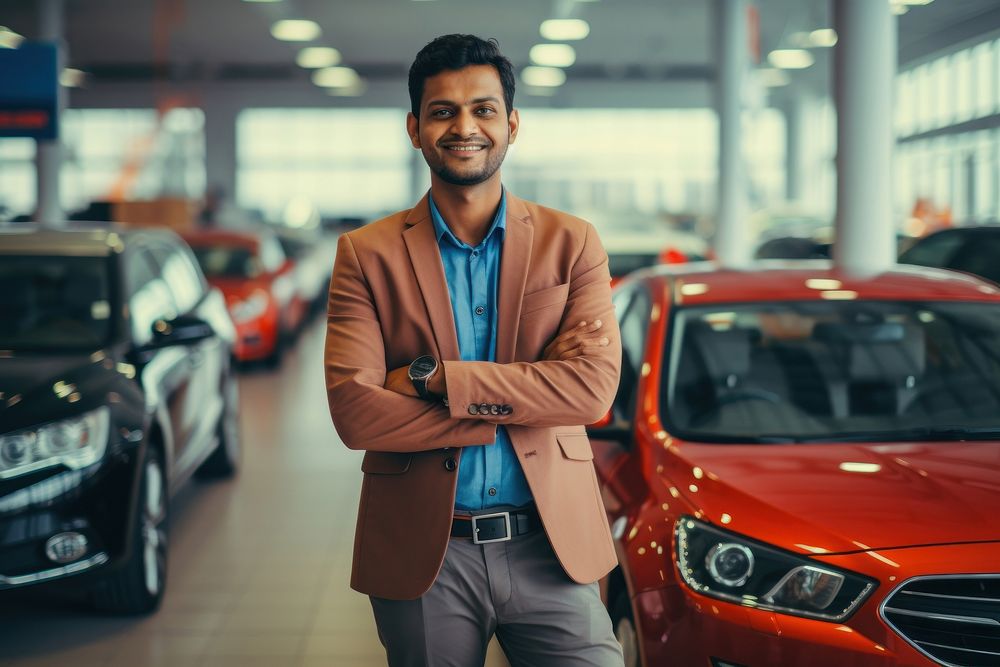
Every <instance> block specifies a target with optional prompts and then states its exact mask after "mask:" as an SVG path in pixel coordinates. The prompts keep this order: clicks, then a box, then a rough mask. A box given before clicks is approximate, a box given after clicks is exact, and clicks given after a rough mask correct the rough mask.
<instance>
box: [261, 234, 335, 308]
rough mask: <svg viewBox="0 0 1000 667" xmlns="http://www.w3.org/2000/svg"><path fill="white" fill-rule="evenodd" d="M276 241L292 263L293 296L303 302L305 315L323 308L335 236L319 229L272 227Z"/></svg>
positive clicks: (333, 254) (327, 288) (332, 258)
mask: <svg viewBox="0 0 1000 667" xmlns="http://www.w3.org/2000/svg"><path fill="white" fill-rule="evenodd" d="M275 232H276V234H277V236H278V242H279V243H281V249H282V250H283V251H284V252H285V256H286V257H288V259H289V260H290V261H291V262H292V274H293V276H294V283H295V293H296V299H297V300H298V301H299V302H300V303H303V304H305V309H306V316H311V315H316V314H317V313H319V312H320V311H321V310H323V309H325V308H326V301H327V292H328V290H329V287H330V277H331V275H332V274H333V260H334V258H335V257H336V256H337V237H336V236H335V235H332V234H325V233H323V231H322V230H321V229H319V228H314V229H295V228H291V227H280V226H278V227H275Z"/></svg>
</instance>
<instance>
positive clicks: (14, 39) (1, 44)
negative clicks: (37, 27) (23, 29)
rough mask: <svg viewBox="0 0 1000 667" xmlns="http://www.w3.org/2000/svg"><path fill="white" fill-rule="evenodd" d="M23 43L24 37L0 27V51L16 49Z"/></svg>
mask: <svg viewBox="0 0 1000 667" xmlns="http://www.w3.org/2000/svg"><path fill="white" fill-rule="evenodd" d="M23 41H24V37H22V36H21V35H19V34H17V33H16V32H14V31H13V30H11V29H10V28H5V27H4V26H2V25H0V49H16V48H17V47H19V46H21V42H23Z"/></svg>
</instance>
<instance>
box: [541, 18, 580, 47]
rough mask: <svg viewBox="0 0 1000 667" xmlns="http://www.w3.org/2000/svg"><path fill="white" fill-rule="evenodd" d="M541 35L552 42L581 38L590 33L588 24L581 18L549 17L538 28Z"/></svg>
mask: <svg viewBox="0 0 1000 667" xmlns="http://www.w3.org/2000/svg"><path fill="white" fill-rule="evenodd" d="M538 32H540V33H541V35H542V37H544V38H545V39H551V40H552V41H553V42H559V41H570V40H575V39H583V38H584V37H586V36H587V35H589V34H590V24H588V23H587V22H586V21H584V20H583V19H549V20H548V21H542V25H541V27H540V28H539V29H538Z"/></svg>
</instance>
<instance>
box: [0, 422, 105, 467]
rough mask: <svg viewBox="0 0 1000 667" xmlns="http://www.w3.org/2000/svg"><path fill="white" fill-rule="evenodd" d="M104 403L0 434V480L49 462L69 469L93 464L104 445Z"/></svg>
mask: <svg viewBox="0 0 1000 667" xmlns="http://www.w3.org/2000/svg"><path fill="white" fill-rule="evenodd" d="M110 421H111V415H110V412H109V410H108V408H107V407H106V406H102V407H100V408H97V409H96V410H91V411H90V412H87V413H84V414H82V415H79V416H77V417H72V418H70V419H62V420H60V421H56V422H50V423H48V424H43V425H41V426H35V427H33V428H26V429H22V430H20V431H14V432H12V433H5V434H3V435H0V479H3V478H6V477H14V476H16V475H23V474H24V473H27V472H31V471H32V470H40V469H41V468H48V467H49V466H53V465H65V466H66V467H68V468H71V469H73V470H79V469H80V468H85V467H87V466H89V465H91V464H93V463H96V462H97V461H99V460H100V459H101V457H103V456H104V452H105V451H106V450H107V448H108V429H109V425H110Z"/></svg>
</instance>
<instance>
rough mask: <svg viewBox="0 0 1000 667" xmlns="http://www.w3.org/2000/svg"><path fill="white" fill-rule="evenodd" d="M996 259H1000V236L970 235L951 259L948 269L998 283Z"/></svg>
mask: <svg viewBox="0 0 1000 667" xmlns="http://www.w3.org/2000/svg"><path fill="white" fill-rule="evenodd" d="M997 257H1000V235H994V234H990V235H986V234H977V235H974V236H971V235H970V238H969V240H968V241H967V242H966V244H965V245H964V246H962V248H961V250H959V251H958V252H956V253H955V255H954V256H953V257H952V258H951V261H950V262H949V263H948V268H949V269H955V270H956V271H965V272H966V273H972V274H974V275H977V276H980V277H982V278H986V279H987V280H992V281H993V282H995V283H1000V263H998V262H997V261H996V258H997Z"/></svg>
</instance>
